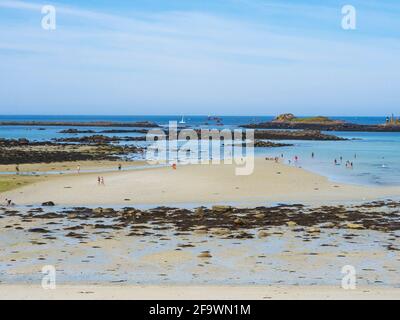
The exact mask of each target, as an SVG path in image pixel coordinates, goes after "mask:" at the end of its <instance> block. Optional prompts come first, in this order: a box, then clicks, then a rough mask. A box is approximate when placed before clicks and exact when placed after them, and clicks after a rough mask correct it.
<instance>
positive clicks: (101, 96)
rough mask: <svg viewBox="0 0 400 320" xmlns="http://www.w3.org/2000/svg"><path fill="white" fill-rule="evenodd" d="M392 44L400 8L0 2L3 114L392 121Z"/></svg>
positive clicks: (200, 0) (369, 3)
mask: <svg viewBox="0 0 400 320" xmlns="http://www.w3.org/2000/svg"><path fill="white" fill-rule="evenodd" d="M44 5H53V6H54V8H55V10H56V29H55V30H45V29H43V28H42V19H43V18H44V17H45V14H42V12H41V10H42V7H43V6H44ZM344 5H352V6H353V7H354V8H355V9H356V29H355V30H345V29H343V28H342V19H343V14H342V7H343V6H344ZM399 40H400V1H398V0H360V1H359V0H344V1H337V0H325V1H319V0H318V1H317V0H308V1H306V0H291V1H289V0H286V1H285V0H271V1H270V0H131V1H129V0H126V1H123V0H109V1H106V0H86V1H78V0H69V1H68V0H59V1H56V2H54V1H46V2H39V1H17V0H0V114H56V115H60V114H96V115H103V114H104V115H107V114H109V115H146V114H149V115H176V114H178V115H180V114H186V115H195V114H197V115H207V114H216V115H276V114H280V113H286V112H292V113H294V114H296V115H328V116H329V115H342V116H350V115H355V116H374V115H376V116H382V115H386V114H391V113H395V114H396V113H397V114H399V113H400V90H399V88H400V59H399V57H400V41H399Z"/></svg>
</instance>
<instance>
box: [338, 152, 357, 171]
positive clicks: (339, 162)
mask: <svg viewBox="0 0 400 320" xmlns="http://www.w3.org/2000/svg"><path fill="white" fill-rule="evenodd" d="M354 159H357V154H354ZM342 162H343V157H342V156H340V157H339V161H338V160H337V159H336V158H335V159H334V160H333V164H334V165H335V166H340V165H341V164H342ZM353 166H354V165H353V161H350V160H346V168H348V169H353Z"/></svg>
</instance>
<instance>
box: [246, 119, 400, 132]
mask: <svg viewBox="0 0 400 320" xmlns="http://www.w3.org/2000/svg"><path fill="white" fill-rule="evenodd" d="M241 127H242V128H248V129H294V130H296V129H301V130H318V131H345V132H347V131H354V132H356V131H359V132H400V125H386V124H377V125H366V124H356V123H349V122H301V121H299V122H296V121H270V122H262V123H257V124H247V125H243V126H241Z"/></svg>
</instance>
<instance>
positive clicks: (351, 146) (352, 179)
mask: <svg viewBox="0 0 400 320" xmlns="http://www.w3.org/2000/svg"><path fill="white" fill-rule="evenodd" d="M272 118H273V117H268V116H266V117H233V116H227V117H222V119H223V120H222V121H223V124H224V125H223V126H217V125H216V122H215V121H211V120H207V117H204V116H186V117H185V120H186V124H187V125H188V126H191V127H195V128H198V127H209V128H217V129H224V128H232V129H234V128H238V126H239V125H242V124H248V123H256V122H261V121H268V120H271V119H272ZM334 118H337V119H344V120H347V121H350V122H355V123H364V124H376V123H383V122H384V121H385V118H384V117H334ZM180 119H181V116H59V117H56V116H0V120H1V121H6V120H7V121H11V120H19V121H22V120H36V121H50V120H57V121H99V120H101V121H124V122H125V121H154V122H156V123H158V124H159V125H166V124H168V121H178V122H179V121H180ZM205 123H208V124H207V125H206V124H205ZM41 128H44V129H45V130H39V129H40V128H39V127H26V126H0V138H8V139H11V138H27V139H30V140H37V141H44V140H50V139H53V138H62V137H71V136H84V135H90V134H78V135H71V134H61V133H59V131H61V130H63V129H66V127H41ZM80 129H82V130H95V131H101V130H105V129H121V128H112V127H107V128H104V127H101V128H99V127H82V128H80ZM130 129H133V128H130ZM330 133H331V134H335V135H339V136H341V137H345V138H349V139H356V140H348V141H280V142H288V143H293V144H294V146H293V147H283V148H256V150H255V152H256V155H257V156H260V157H266V156H268V157H270V156H271V157H274V156H277V155H280V154H283V155H284V159H285V161H286V163H288V161H289V160H291V161H292V165H297V166H301V167H303V168H305V169H307V170H310V171H312V172H315V173H318V174H321V175H324V176H326V177H328V178H329V179H331V180H332V181H337V182H345V183H353V184H363V185H400V133H392V132H384V133H379V132H330ZM104 135H107V136H138V135H140V134H138V133H122V134H104ZM123 143H124V144H136V145H139V146H145V145H146V142H123ZM312 152H314V154H315V157H314V158H313V159H312V158H311V153H312ZM295 155H297V156H298V157H299V158H300V161H299V162H298V163H296V164H294V163H293V158H294V156H295ZM340 157H342V159H343V160H342V162H341V165H337V166H335V165H334V159H337V160H338V161H339V162H340V160H339V159H340ZM135 158H137V157H135ZM346 161H351V162H353V169H347V168H346V167H345V162H346Z"/></svg>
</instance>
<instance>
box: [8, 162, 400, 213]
mask: <svg viewBox="0 0 400 320" xmlns="http://www.w3.org/2000/svg"><path fill="white" fill-rule="evenodd" d="M99 175H101V176H103V177H104V181H105V185H104V186H103V185H98V183H97V177H98V176H99ZM399 194H400V188H399V187H368V186H356V185H346V184H341V183H335V182H331V181H329V180H328V179H327V178H325V177H322V176H319V175H317V174H314V173H310V172H308V171H306V170H303V169H301V168H297V167H294V166H288V165H284V164H281V163H275V162H274V161H267V160H265V159H260V158H258V159H257V158H256V159H255V170H254V172H253V174H251V175H248V176H238V175H235V166H234V165H225V164H220V165H182V166H178V168H177V170H173V169H172V168H170V167H162V168H148V169H140V170H131V171H122V172H106V173H92V174H91V173H88V174H80V175H77V174H69V175H62V176H55V177H54V176H53V177H48V178H46V179H44V180H40V181H39V182H36V183H33V184H30V185H28V186H24V187H21V188H19V189H16V190H13V191H9V192H4V193H2V194H1V198H3V199H4V198H8V199H12V200H13V201H14V202H15V203H16V204H17V205H29V204H40V203H42V202H45V201H53V202H55V203H56V204H59V205H95V206H106V205H108V206H112V205H121V204H126V205H135V204H163V205H169V204H170V205H171V204H179V203H186V204H187V203H193V204H203V203H204V204H209V203H231V204H246V205H256V204H267V203H268V202H299V203H303V204H308V203H309V204H320V203H330V202H351V201H369V200H377V199H379V198H383V197H387V198H390V197H396V196H398V195H399Z"/></svg>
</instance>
